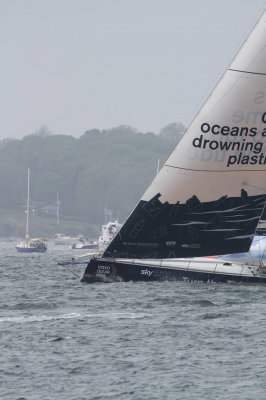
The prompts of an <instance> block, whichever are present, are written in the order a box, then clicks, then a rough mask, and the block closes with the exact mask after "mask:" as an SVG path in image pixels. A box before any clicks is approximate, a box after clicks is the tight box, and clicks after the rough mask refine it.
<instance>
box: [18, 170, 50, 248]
mask: <svg viewBox="0 0 266 400" xmlns="http://www.w3.org/2000/svg"><path fill="white" fill-rule="evenodd" d="M27 183H28V185H27V186H28V187H27V209H26V236H25V240H24V241H21V242H20V243H17V244H16V246H15V247H16V250H17V251H18V252H19V253H45V252H46V251H47V245H46V243H45V241H44V240H43V239H41V238H36V239H31V238H30V236H29V214H30V204H29V202H30V169H29V168H28V182H27Z"/></svg>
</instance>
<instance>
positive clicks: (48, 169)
mask: <svg viewBox="0 0 266 400" xmlns="http://www.w3.org/2000/svg"><path fill="white" fill-rule="evenodd" d="M183 132H184V127H183V125H181V124H176V123H175V124H170V125H168V126H167V127H165V128H164V129H162V130H161V132H160V135H155V134H153V133H145V134H143V133H140V132H137V131H136V130H134V129H132V128H131V127H128V126H120V127H117V128H114V129H109V130H103V131H100V130H98V129H93V130H89V131H87V132H85V133H84V134H83V135H82V136H81V137H80V138H78V139H77V138H74V137H72V136H65V135H49V134H46V133H45V132H43V131H41V132H40V133H38V134H33V135H29V136H26V137H24V138H23V139H21V140H14V139H8V140H4V141H2V142H1V143H0V187H1V193H0V208H1V209H5V208H6V209H21V208H22V207H23V205H25V204H26V190H27V168H30V170H31V180H30V186H31V188H30V193H31V205H32V207H34V209H35V212H36V213H42V212H43V210H44V208H45V207H51V208H52V206H55V205H56V196H57V193H58V194H59V199H60V202H61V206H60V215H61V216H62V217H74V218H77V219H84V220H87V221H88V222H90V223H92V224H93V223H95V224H101V223H103V220H104V209H109V210H112V212H113V216H116V215H119V219H120V220H121V221H123V220H124V218H126V216H127V215H128V214H129V212H130V211H131V210H132V208H133V207H134V205H135V204H136V202H137V201H138V200H139V198H140V197H141V195H142V194H143V192H144V190H145V189H146V187H147V185H148V184H149V183H150V182H151V179H152V178H153V176H154V175H155V174H156V169H157V164H158V160H159V159H160V163H161V164H162V163H163V162H164V161H165V159H166V158H167V156H168V155H169V154H170V152H171V151H172V150H173V148H174V147H175V145H176V144H177V142H178V140H179V139H180V137H181V136H182V134H183ZM47 215H48V214H47Z"/></svg>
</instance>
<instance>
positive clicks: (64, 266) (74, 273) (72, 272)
mask: <svg viewBox="0 0 266 400" xmlns="http://www.w3.org/2000/svg"><path fill="white" fill-rule="evenodd" d="M60 265H61V266H62V267H63V268H65V269H67V270H68V271H69V272H71V274H73V275H75V276H77V277H78V278H79V279H81V276H79V275H78V274H76V272H74V271H72V270H71V269H70V268H67V266H66V265H63V264H60Z"/></svg>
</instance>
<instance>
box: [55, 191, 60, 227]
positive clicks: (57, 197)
mask: <svg viewBox="0 0 266 400" xmlns="http://www.w3.org/2000/svg"><path fill="white" fill-rule="evenodd" d="M60 204H61V203H60V201H59V196H58V192H56V223H57V225H59V207H60Z"/></svg>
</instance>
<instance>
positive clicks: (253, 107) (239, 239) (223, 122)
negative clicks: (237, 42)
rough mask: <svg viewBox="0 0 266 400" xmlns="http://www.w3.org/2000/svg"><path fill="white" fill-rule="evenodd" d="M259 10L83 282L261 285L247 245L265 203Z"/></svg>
mask: <svg viewBox="0 0 266 400" xmlns="http://www.w3.org/2000/svg"><path fill="white" fill-rule="evenodd" d="M265 87H266V12H264V13H263V15H262V16H261V18H260V19H259V21H258V22H257V23H256V25H255V27H254V29H253V30H252V32H251V33H250V35H249V37H248V38H247V40H246V41H245V42H244V44H243V45H242V47H241V48H240V50H239V52H238V53H237V55H236V56H235V58H234V59H233V61H232V63H231V65H230V66H229V67H228V68H227V69H226V71H225V73H224V74H223V76H222V78H221V79H220V81H219V82H218V84H217V86H216V87H215V89H214V90H213V92H212V93H211V94H210V96H209V97H208V99H207V101H206V102H205V104H204V105H203V107H202V108H201V110H200V111H199V113H198V114H197V115H196V117H195V118H194V120H193V121H192V123H191V124H190V126H189V128H188V129H187V131H186V133H185V134H184V136H183V138H182V139H181V141H180V142H179V143H178V145H177V147H176V148H175V150H174V151H173V153H172V154H171V155H170V157H169V158H168V160H167V161H166V163H165V164H164V166H163V167H162V168H161V170H160V171H159V173H158V174H157V175H156V177H155V178H154V180H153V182H152V183H151V185H150V186H149V187H148V189H147V190H146V192H145V193H144V195H143V197H142V198H141V200H140V201H139V203H138V204H137V206H136V207H135V209H134V210H133V212H132V213H131V214H130V216H129V217H128V219H127V220H126V222H125V223H124V225H123V226H122V228H121V229H120V231H119V232H118V234H117V235H116V236H115V237H114V239H113V240H112V242H111V243H110V244H109V246H108V247H107V248H106V249H105V251H104V252H103V254H102V256H101V257H98V258H95V259H92V260H91V261H90V262H89V263H88V265H87V268H86V270H85V272H84V275H83V278H82V281H85V282H95V281H99V280H100V281H112V280H125V281H128V280H165V279H167V280H170V279H178V280H189V281H191V280H192V281H194V280H196V281H217V282H228V281H236V282H265V283H266V271H265V267H264V266H263V265H257V266H254V265H249V264H241V263H237V262H231V261H228V260H223V259H222V258H221V259H220V258H217V255H224V254H234V253H241V252H247V251H248V250H249V248H250V245H251V243H252V239H253V236H254V234H255V231H256V228H257V225H258V222H259V220H260V218H261V216H262V212H263V209H264V206H265V201H266V181H265V176H266V153H265V152H264V150H265V149H264V148H265V143H266V140H265V137H266V93H265V91H264V88H265Z"/></svg>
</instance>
